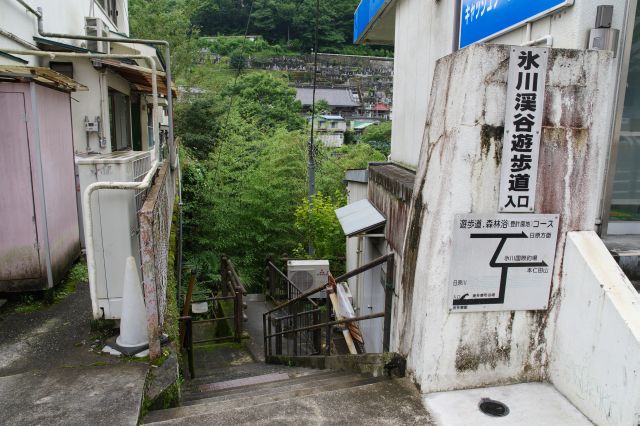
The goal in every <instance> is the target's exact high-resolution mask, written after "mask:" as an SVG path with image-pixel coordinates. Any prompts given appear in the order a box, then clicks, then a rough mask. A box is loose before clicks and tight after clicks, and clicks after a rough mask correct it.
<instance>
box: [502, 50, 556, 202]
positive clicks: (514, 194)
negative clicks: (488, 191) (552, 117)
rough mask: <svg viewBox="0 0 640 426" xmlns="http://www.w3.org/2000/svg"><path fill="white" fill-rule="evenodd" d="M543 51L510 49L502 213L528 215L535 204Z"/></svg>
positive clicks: (542, 90)
mask: <svg viewBox="0 0 640 426" xmlns="http://www.w3.org/2000/svg"><path fill="white" fill-rule="evenodd" d="M548 55H549V49H547V48H531V47H530V48H520V47H512V48H511V55H510V59H509V75H508V82H507V103H506V107H505V123H504V137H503V139H502V140H503V144H502V173H501V177H500V205H499V209H498V210H499V211H500V212H501V213H502V212H504V213H531V212H533V209H534V206H535V201H536V181H537V179H538V159H539V154H540V136H541V135H540V133H541V132H542V109H543V108H544V85H545V82H546V75H547V58H548Z"/></svg>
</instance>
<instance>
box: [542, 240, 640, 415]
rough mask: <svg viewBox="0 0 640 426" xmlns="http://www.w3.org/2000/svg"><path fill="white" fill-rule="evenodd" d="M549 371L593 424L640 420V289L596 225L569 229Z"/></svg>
mask: <svg viewBox="0 0 640 426" xmlns="http://www.w3.org/2000/svg"><path fill="white" fill-rule="evenodd" d="M561 278H562V292H560V296H559V298H560V303H559V308H558V317H557V320H556V327H555V337H554V341H553V345H552V348H551V353H550V359H549V361H550V363H549V379H550V380H551V382H552V383H553V384H554V385H555V386H556V388H557V389H558V390H559V391H560V392H562V393H563V394H564V395H565V396H566V397H567V398H568V399H569V400H570V401H571V402H572V403H573V404H574V405H576V406H577V407H578V408H579V409H580V410H581V411H582V412H583V413H584V414H585V415H587V416H588V417H589V418H590V419H591V420H592V421H593V422H594V423H596V424H598V425H602V426H605V425H611V426H614V425H636V424H638V423H639V422H640V310H639V308H640V296H639V295H638V293H637V292H636V291H635V289H634V288H633V286H632V285H631V283H630V282H629V280H628V279H627V277H626V276H625V275H624V273H623V272H622V270H621V269H620V267H619V266H618V265H617V264H616V262H615V260H614V259H613V257H611V255H610V254H609V252H608V251H607V248H606V247H605V245H604V244H603V243H602V241H601V240H600V238H599V237H598V236H597V235H596V234H595V233H594V232H591V231H589V232H571V233H569V234H568V236H567V243H566V248H565V256H564V264H563V266H562V277H561Z"/></svg>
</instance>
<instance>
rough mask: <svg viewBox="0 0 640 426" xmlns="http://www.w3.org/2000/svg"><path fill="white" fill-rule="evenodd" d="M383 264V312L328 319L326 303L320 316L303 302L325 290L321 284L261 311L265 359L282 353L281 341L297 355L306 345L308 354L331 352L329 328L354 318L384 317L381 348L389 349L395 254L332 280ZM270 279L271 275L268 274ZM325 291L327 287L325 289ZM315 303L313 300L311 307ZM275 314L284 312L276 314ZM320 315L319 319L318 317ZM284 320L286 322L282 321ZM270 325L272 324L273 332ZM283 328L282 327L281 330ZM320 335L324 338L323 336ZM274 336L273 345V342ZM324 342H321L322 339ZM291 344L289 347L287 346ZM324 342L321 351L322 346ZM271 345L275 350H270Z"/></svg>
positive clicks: (355, 319)
mask: <svg viewBox="0 0 640 426" xmlns="http://www.w3.org/2000/svg"><path fill="white" fill-rule="evenodd" d="M384 263H386V264H387V271H386V279H385V282H383V283H382V286H383V288H384V292H385V300H384V311H383V312H379V313H374V314H369V315H364V316H359V317H355V318H342V319H336V320H334V321H332V320H331V310H332V307H331V304H328V305H327V308H328V309H327V311H326V315H322V310H321V309H310V306H309V305H308V304H307V305H306V306H305V305H304V304H305V303H307V301H311V299H310V296H312V295H313V294H316V293H319V292H320V291H322V290H325V289H327V287H326V285H321V286H318V287H316V288H313V289H310V290H308V291H306V292H304V293H302V294H300V295H298V296H297V297H295V298H292V299H291V300H288V301H286V302H284V303H281V304H280V305H278V306H276V307H275V308H273V309H271V310H270V311H267V312H265V313H264V314H263V319H262V322H263V328H264V335H263V337H264V345H265V359H269V357H270V356H272V355H274V354H275V355H276V356H278V355H282V354H283V342H286V348H287V349H286V351H287V352H288V353H289V354H291V353H292V355H293V356H297V355H300V354H301V353H300V352H301V351H304V348H305V347H306V348H307V350H308V348H311V351H312V354H318V353H323V352H324V353H325V354H326V355H330V354H331V350H332V349H331V348H332V346H333V344H334V343H333V337H332V336H333V331H332V330H333V327H334V326H336V325H342V324H348V323H357V322H358V321H366V320H371V319H375V318H384V326H383V336H382V338H383V341H382V350H383V351H385V352H388V351H389V347H390V335H391V311H392V305H393V294H394V276H395V270H394V266H395V265H394V264H395V255H394V254H393V253H391V254H388V255H385V256H380V257H378V258H376V259H374V260H373V261H371V262H369V263H367V264H365V265H363V266H360V267H358V268H356V269H354V270H352V271H349V272H347V273H345V274H343V275H340V276H339V277H337V278H336V279H335V281H336V282H343V281H346V280H347V279H349V278H351V277H354V276H356V275H359V274H362V273H363V272H366V271H368V270H370V269H372V268H375V267H376V266H379V265H382V264H384ZM267 265H268V267H269V268H272V269H275V270H277V268H276V267H275V265H273V263H272V262H270V261H269V262H268V263H267ZM269 278H270V279H272V276H270V277H269ZM327 291H328V290H327ZM313 307H316V304H315V303H314V306H313ZM278 314H286V315H284V316H277V315H278ZM321 317H323V319H322V320H321ZM285 320H286V321H285ZM283 324H284V327H283ZM272 327H275V332H274V330H273V328H272ZM285 328H286V329H285ZM323 335H324V338H323ZM283 337H284V339H283ZM274 338H275V347H274V346H273V344H274ZM323 340H324V341H325V343H322V341H323ZM290 345H292V347H291V346H290ZM323 345H324V350H323V349H322V346H323ZM274 348H275V352H274V351H273V349H274Z"/></svg>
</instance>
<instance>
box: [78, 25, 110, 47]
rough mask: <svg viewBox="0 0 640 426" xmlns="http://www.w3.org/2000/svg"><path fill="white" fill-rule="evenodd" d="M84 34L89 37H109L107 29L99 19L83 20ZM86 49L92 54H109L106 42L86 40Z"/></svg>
mask: <svg viewBox="0 0 640 426" xmlns="http://www.w3.org/2000/svg"><path fill="white" fill-rule="evenodd" d="M84 29H85V33H86V35H88V36H91V37H109V27H108V26H107V24H105V23H104V21H103V20H102V19H100V18H94V17H91V16H87V17H85V18H84ZM87 49H89V50H90V51H92V52H99V53H109V42H108V41H95V40H87Z"/></svg>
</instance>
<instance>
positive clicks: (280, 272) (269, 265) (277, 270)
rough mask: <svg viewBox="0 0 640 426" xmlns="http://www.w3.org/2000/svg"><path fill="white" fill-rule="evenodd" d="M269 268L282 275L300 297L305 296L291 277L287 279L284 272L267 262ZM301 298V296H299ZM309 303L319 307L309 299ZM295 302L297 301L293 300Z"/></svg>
mask: <svg viewBox="0 0 640 426" xmlns="http://www.w3.org/2000/svg"><path fill="white" fill-rule="evenodd" d="M267 266H268V267H271V268H273V270H274V271H275V272H276V273H277V274H278V275H280V277H281V278H283V279H284V280H285V282H286V283H287V285H288V286H289V287H292V288H293V289H294V290H295V291H297V292H298V295H301V294H303V293H304V292H303V291H302V290H300V289H299V288H298V286H296V285H295V284H294V283H293V282H292V281H291V280H290V279H289V277H287V276H286V275H285V274H284V272H282V271H281V270H280V269H278V267H277V266H276V265H275V264H274V263H273V262H272V261H270V260H269V261H267ZM298 297H299V296H298ZM307 299H308V301H309V303H311V305H313V306H314V307H318V304H317V303H316V302H314V301H313V300H312V299H310V298H307ZM292 300H295V299H292Z"/></svg>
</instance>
